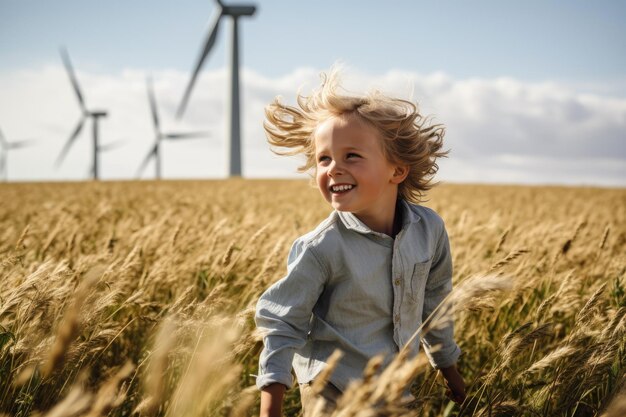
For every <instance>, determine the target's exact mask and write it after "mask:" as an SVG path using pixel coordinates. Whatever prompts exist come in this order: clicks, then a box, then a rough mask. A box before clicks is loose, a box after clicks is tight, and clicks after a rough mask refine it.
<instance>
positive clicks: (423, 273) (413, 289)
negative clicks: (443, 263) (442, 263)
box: [409, 259, 432, 302]
mask: <svg viewBox="0 0 626 417" xmlns="http://www.w3.org/2000/svg"><path fill="white" fill-rule="evenodd" d="M431 262H432V260H431V259H429V260H427V261H426V262H418V263H416V264H415V266H413V274H411V284H410V288H409V299H410V300H411V301H413V302H419V301H420V300H421V299H423V298H424V289H425V288H426V281H428V274H429V273H430V264H431Z"/></svg>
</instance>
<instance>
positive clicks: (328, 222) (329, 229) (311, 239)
mask: <svg viewBox="0 0 626 417" xmlns="http://www.w3.org/2000/svg"><path fill="white" fill-rule="evenodd" d="M338 221H339V216H338V215H337V212H336V211H333V212H332V213H331V214H330V215H329V216H328V217H327V218H326V219H324V221H322V222H321V223H320V224H318V225H317V226H316V227H315V229H313V230H311V231H310V232H307V233H305V234H304V235H302V236H300V237H298V238H297V239H296V240H295V242H294V245H299V246H301V247H309V246H313V247H315V246H323V245H327V244H330V243H332V242H333V241H335V240H338V239H340V238H341V237H340V236H339V228H338Z"/></svg>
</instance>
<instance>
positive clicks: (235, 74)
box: [177, 0, 256, 177]
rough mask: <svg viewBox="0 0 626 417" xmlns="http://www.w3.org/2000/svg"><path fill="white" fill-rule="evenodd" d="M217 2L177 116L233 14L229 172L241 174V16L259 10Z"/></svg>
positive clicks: (236, 174)
mask: <svg viewBox="0 0 626 417" xmlns="http://www.w3.org/2000/svg"><path fill="white" fill-rule="evenodd" d="M215 2H216V4H217V11H216V13H215V14H214V15H213V20H212V22H213V24H212V25H211V30H210V31H209V34H208V36H207V37H206V40H205V42H204V49H203V50H202V52H201V53H200V56H199V58H198V61H197V62H196V65H195V67H194V71H193V74H192V76H191V79H190V80H189V84H187V89H186V90H185V95H184V96H183V99H182V101H181V103H180V106H179V107H178V112H177V117H179V118H180V117H182V115H183V113H184V112H185V108H186V107H187V102H188V101H189V96H190V95H191V91H192V90H193V86H194V84H195V82H196V78H197V76H198V73H199V72H200V68H201V67H202V64H203V63H204V60H205V59H206V57H207V55H208V54H209V52H210V51H211V48H212V47H213V45H214V44H215V38H216V37H217V30H218V26H219V24H220V21H221V20H222V17H224V16H230V17H232V32H231V37H232V38H231V39H232V40H231V44H230V46H231V54H230V73H231V77H230V126H229V130H230V144H229V146H228V147H229V174H230V176H231V177H235V176H237V177H240V176H241V135H240V121H239V108H240V106H239V34H238V30H237V19H239V18H240V17H241V16H252V15H253V14H254V12H255V11H256V7H255V6H254V5H237V6H235V5H231V6H226V5H224V4H223V3H222V2H221V0H215Z"/></svg>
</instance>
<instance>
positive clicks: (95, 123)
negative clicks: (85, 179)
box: [55, 48, 107, 180]
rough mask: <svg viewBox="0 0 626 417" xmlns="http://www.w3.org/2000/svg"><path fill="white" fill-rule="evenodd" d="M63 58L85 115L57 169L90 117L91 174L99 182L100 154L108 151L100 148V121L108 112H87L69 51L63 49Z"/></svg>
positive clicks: (67, 143) (64, 148)
mask: <svg viewBox="0 0 626 417" xmlns="http://www.w3.org/2000/svg"><path fill="white" fill-rule="evenodd" d="M61 58H62V59H63V64H64V65H65V69H66V70H67V74H68V75H69V77H70V81H71V83H72V87H73V88H74V92H75V93H76V97H77V98H78V104H79V105H80V109H81V110H82V112H83V114H82V115H81V117H80V119H79V120H78V124H77V125H76V128H75V129H74V132H72V134H71V135H70V137H69V139H68V140H67V142H65V145H64V146H63V149H62V150H61V153H60V154H59V156H58V158H57V160H56V164H55V165H56V166H57V167H58V166H59V165H61V162H63V159H64V158H65V155H67V153H68V152H69V150H70V148H71V147H72V145H73V144H74V141H76V138H77V137H78V135H79V134H80V132H81V130H82V129H83V126H84V125H85V120H86V119H87V118H88V117H90V118H91V119H92V124H93V162H92V168H91V172H92V175H93V179H94V180H97V179H98V178H99V175H98V174H99V164H98V153H99V152H100V151H103V150H106V149H105V148H104V147H101V146H99V141H98V121H99V120H100V118H101V117H106V115H107V112H106V111H104V110H87V107H86V106H85V100H84V99H83V95H82V93H81V91H80V87H79V86H78V80H77V79H76V74H75V73H74V69H73V68H72V63H71V62H70V56H69V54H68V53H67V50H65V49H64V48H61Z"/></svg>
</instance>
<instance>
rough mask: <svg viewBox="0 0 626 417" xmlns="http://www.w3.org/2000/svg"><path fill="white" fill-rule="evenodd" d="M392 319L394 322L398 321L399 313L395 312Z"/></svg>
mask: <svg viewBox="0 0 626 417" xmlns="http://www.w3.org/2000/svg"><path fill="white" fill-rule="evenodd" d="M393 321H395V322H396V323H397V322H399V321H400V315H399V314H396V315H395V316H394V317H393Z"/></svg>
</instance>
